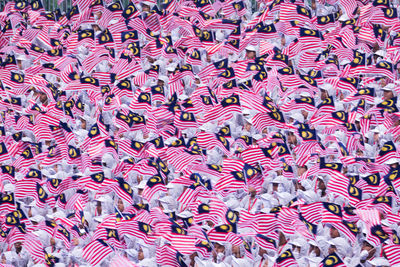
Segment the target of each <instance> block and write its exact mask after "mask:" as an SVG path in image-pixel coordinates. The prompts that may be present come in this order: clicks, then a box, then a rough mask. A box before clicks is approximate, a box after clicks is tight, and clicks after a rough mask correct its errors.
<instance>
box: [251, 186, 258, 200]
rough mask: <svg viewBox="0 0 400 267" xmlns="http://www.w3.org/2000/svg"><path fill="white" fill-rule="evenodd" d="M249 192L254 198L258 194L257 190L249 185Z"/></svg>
mask: <svg viewBox="0 0 400 267" xmlns="http://www.w3.org/2000/svg"><path fill="white" fill-rule="evenodd" d="M249 194H250V196H251V197H252V198H254V197H255V196H256V194H257V191H256V189H255V188H254V187H249Z"/></svg>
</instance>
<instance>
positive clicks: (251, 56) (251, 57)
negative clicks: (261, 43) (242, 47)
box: [246, 51, 256, 59]
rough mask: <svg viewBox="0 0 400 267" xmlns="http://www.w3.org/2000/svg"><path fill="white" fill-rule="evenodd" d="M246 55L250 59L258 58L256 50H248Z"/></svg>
mask: <svg viewBox="0 0 400 267" xmlns="http://www.w3.org/2000/svg"><path fill="white" fill-rule="evenodd" d="M246 57H247V58H248V59H255V58H256V52H254V51H246Z"/></svg>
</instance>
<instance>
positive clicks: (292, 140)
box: [288, 134, 297, 145]
mask: <svg viewBox="0 0 400 267" xmlns="http://www.w3.org/2000/svg"><path fill="white" fill-rule="evenodd" d="M288 142H289V144H293V145H295V144H296V142H297V140H296V136H295V135H294V134H290V135H289V136H288Z"/></svg>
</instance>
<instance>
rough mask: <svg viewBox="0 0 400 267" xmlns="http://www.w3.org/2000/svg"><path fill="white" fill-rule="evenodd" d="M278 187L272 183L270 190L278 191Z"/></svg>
mask: <svg viewBox="0 0 400 267" xmlns="http://www.w3.org/2000/svg"><path fill="white" fill-rule="evenodd" d="M278 187H279V184H277V183H273V184H272V191H274V192H278Z"/></svg>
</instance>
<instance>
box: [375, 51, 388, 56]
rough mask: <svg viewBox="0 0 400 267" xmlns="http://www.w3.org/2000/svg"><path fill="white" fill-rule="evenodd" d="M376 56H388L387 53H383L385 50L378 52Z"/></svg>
mask: <svg viewBox="0 0 400 267" xmlns="http://www.w3.org/2000/svg"><path fill="white" fill-rule="evenodd" d="M375 55H378V56H381V57H384V56H385V55H386V52H385V51H383V50H378V51H376V52H375Z"/></svg>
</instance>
